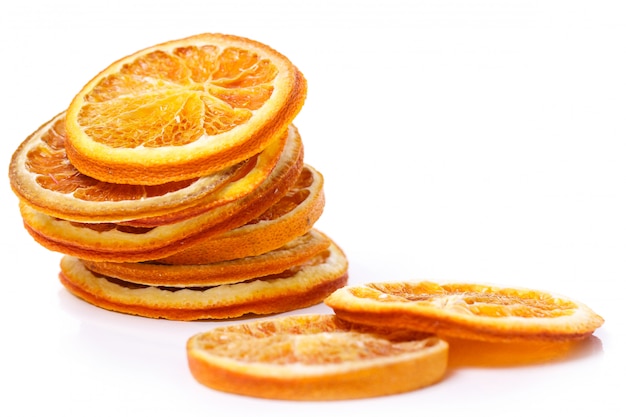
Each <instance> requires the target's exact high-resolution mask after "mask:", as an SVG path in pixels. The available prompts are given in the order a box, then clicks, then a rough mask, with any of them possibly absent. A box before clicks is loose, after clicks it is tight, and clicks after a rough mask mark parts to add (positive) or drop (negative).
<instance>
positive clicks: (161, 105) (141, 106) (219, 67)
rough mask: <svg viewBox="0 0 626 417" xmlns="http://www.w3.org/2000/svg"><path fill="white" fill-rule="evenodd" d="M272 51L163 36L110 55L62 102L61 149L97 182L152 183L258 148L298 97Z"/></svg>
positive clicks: (222, 40)
mask: <svg viewBox="0 0 626 417" xmlns="http://www.w3.org/2000/svg"><path fill="white" fill-rule="evenodd" d="M306 89H307V85H306V80H305V79H304V77H303V76H302V74H301V73H300V71H299V70H298V69H297V68H296V67H295V66H294V65H293V64H292V63H291V62H290V61H289V60H288V59H287V58H286V57H285V56H283V55H282V54H280V53H278V52H276V51H275V50H274V49H272V48H270V47H269V46H267V45H264V44H262V43H259V42H256V41H253V40H250V39H246V38H242V37H236V36H230V35H221V34H201V35H196V36H192V37H188V38H185V39H179V40H174V41H169V42H165V43H162V44H159V45H155V46H152V47H149V48H146V49H143V50H141V51H138V52H135V53H133V54H131V55H129V56H127V57H125V58H122V59H120V60H119V61H117V62H114V63H113V64H111V65H110V66H109V67H107V68H106V69H104V70H103V71H102V72H101V73H100V74H98V75H97V76H96V77H94V78H93V79H92V80H91V81H89V82H88V83H87V84H86V85H85V86H84V87H83V88H82V90H81V91H80V92H79V93H78V94H77V95H76V96H75V97H74V99H73V100H72V102H71V104H70V106H69V108H68V110H67V116H66V119H67V120H66V128H67V135H68V138H67V143H66V147H67V155H68V157H69V159H70V161H72V164H73V165H74V166H75V167H76V169H78V170H79V171H80V172H82V173H84V174H85V175H88V176H90V177H93V178H97V179H99V180H101V181H105V182H111V183H125V184H161V183H165V182H172V181H181V180H185V179H190V178H196V177H200V176H204V175H207V174H210V173H212V172H216V171H219V170H221V169H224V168H226V167H228V166H231V165H233V164H235V163H237V162H240V161H243V160H245V159H247V158H250V157H252V156H254V155H256V154H258V153H259V152H260V151H261V150H263V149H264V148H265V147H266V146H267V145H268V144H269V143H270V142H271V141H272V140H273V139H275V138H276V137H277V136H279V135H281V134H282V133H283V132H284V131H285V129H286V128H287V126H288V125H289V124H290V123H291V122H292V120H293V119H294V118H295V116H296V115H297V113H298V112H299V111H300V109H301V108H302V106H303V104H304V100H305V96H306Z"/></svg>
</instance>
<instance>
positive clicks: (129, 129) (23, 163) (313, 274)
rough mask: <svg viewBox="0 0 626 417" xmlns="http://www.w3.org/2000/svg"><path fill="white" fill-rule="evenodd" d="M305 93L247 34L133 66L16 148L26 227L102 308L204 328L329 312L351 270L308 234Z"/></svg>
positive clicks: (14, 176) (172, 45) (120, 69)
mask: <svg viewBox="0 0 626 417" xmlns="http://www.w3.org/2000/svg"><path fill="white" fill-rule="evenodd" d="M306 91H307V83H306V80H305V78H304V77H303V75H302V74H301V73H300V71H299V70H298V69H297V68H296V67H295V66H294V65H293V64H292V63H291V62H290V61H289V60H288V59H287V58H286V57H285V56H283V55H281V54H280V53H278V52H276V51H275V50H273V49H272V48H270V47H268V46H267V45H264V44H261V43H259V42H256V41H253V40H250V39H245V38H241V37H236V36H230V35H221V34H201V35H197V36H192V37H189V38H185V39H180V40H175V41H170V42H166V43H163V44H159V45H156V46H153V47H150V48H147V49H144V50H141V51H138V52H136V53H134V54H131V55H129V56H127V57H125V58H122V59H120V60H119V61H117V62H115V63H113V64H111V65H110V66H109V67H107V68H106V69H104V70H103V71H102V72H101V73H99V74H98V75H96V76H95V77H94V78H93V79H92V80H91V81H90V82H88V83H87V84H86V85H85V86H84V87H83V88H82V90H81V91H80V92H79V93H78V94H77V95H76V96H75V98H74V99H73V100H72V102H71V103H70V105H69V107H68V108H67V109H66V110H65V111H63V112H62V113H60V114H58V115H57V116H55V117H54V118H52V119H51V120H50V121H48V122H47V123H45V124H43V125H42V126H41V127H40V128H39V129H37V130H36V131H35V132H34V133H33V134H32V135H31V136H30V137H28V138H27V139H26V140H25V141H24V142H22V144H21V145H20V146H19V147H18V149H17V150H16V151H15V153H14V155H13V158H12V160H11V164H10V169H9V177H10V181H11V186H12V189H13V190H14V192H15V193H16V195H17V196H18V197H19V201H20V212H21V215H22V218H23V220H24V225H25V228H26V230H27V231H28V232H29V233H30V234H31V236H32V237H33V238H34V239H35V240H36V241H37V242H38V243H40V244H41V245H43V246H44V247H46V248H48V249H50V250H54V251H58V252H61V253H63V254H65V256H64V257H63V258H62V261H61V273H60V275H59V276H60V279H61V282H62V283H63V284H64V285H65V286H66V288H67V289H68V290H69V291H70V292H72V293H73V294H75V295H77V296H78V297H80V298H82V299H84V300H86V301H88V302H90V303H92V304H94V305H97V306H100V307H103V308H106V309H110V310H114V311H119V312H124V313H129V314H136V315H141V316H146V317H155V318H167V319H174V320H195V319H211V318H216V319H219V318H229V317H238V316H242V315H244V314H247V313H256V314H268V313H277V312H284V311H289V310H293V309H296V308H301V307H306V306H310V305H313V304H317V303H320V302H321V301H322V300H323V299H324V298H325V297H326V296H327V295H329V294H330V293H331V292H332V291H334V290H335V289H337V288H339V287H342V286H343V285H345V284H346V282H347V267H348V264H347V259H346V257H345V255H344V253H343V252H342V251H341V249H340V248H339V247H338V246H337V245H336V244H335V243H334V242H333V241H332V240H331V239H330V238H329V237H327V236H326V235H324V234H323V233H321V232H320V231H318V230H316V229H315V228H314V227H313V226H314V224H315V222H316V221H317V220H318V219H319V217H320V215H321V214H322V211H323V208H324V203H325V201H324V193H323V177H322V175H321V174H320V173H319V172H318V171H316V170H315V168H313V167H312V166H310V165H307V164H306V163H305V162H304V157H303V143H302V138H301V137H300V134H299V132H298V129H297V128H296V127H295V126H294V125H293V120H294V118H295V117H296V115H297V114H298V113H299V111H300V110H301V108H302V106H303V104H304V101H305V97H306Z"/></svg>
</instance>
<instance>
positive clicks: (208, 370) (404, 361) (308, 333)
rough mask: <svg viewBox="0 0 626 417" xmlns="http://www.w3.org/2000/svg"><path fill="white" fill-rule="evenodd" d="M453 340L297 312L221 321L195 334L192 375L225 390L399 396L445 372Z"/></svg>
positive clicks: (322, 396)
mask: <svg viewBox="0 0 626 417" xmlns="http://www.w3.org/2000/svg"><path fill="white" fill-rule="evenodd" d="M447 353H448V347H447V344H446V342H444V341H442V340H441V339H438V338H435V337H432V336H430V335H426V334H423V333H419V332H413V331H399V330H390V329H382V328H371V327H367V326H361V325H355V324H350V323H348V322H345V321H342V320H339V319H338V318H337V317H335V316H333V315H296V316H286V317H281V318H273V319H268V320H258V321H253V322H248V323H243V324H235V325H230V326H223V327H217V328H214V329H212V330H209V331H207V332H204V333H199V334H197V335H194V336H192V337H191V338H190V339H189V340H188V342H187V357H188V362H189V368H190V370H191V373H192V375H193V376H194V377H195V378H196V379H197V380H198V381H199V382H200V383H202V384H204V385H206V386H208V387H210V388H213V389H216V390H220V391H225V392H231V393H236V394H241V395H247V396H253V397H262V398H272V399H285V400H344V399H354V398H366V397H375V396H382V395H390V394H397V393H401V392H407V391H412V390H416V389H418V388H422V387H425V386H427V385H431V384H434V383H436V382H438V381H439V380H441V379H442V378H443V376H444V373H445V370H446V363H447Z"/></svg>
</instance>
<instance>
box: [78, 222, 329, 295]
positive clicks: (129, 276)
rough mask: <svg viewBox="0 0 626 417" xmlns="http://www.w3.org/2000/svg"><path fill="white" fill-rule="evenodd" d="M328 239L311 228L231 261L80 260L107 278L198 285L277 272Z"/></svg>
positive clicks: (323, 245)
mask: <svg viewBox="0 0 626 417" xmlns="http://www.w3.org/2000/svg"><path fill="white" fill-rule="evenodd" d="M329 244H330V240H329V239H328V238H327V237H326V236H325V235H324V234H322V233H321V232H319V231H317V230H311V231H310V232H309V233H307V234H305V235H304V236H300V237H298V238H296V239H294V240H293V241H291V242H289V243H288V244H286V245H285V246H283V247H281V248H279V249H276V250H273V251H270V252H268V253H264V254H262V255H259V256H251V257H247V258H241V259H233V260H232V261H224V262H217V263H212V264H204V265H165V264H161V263H158V262H130V263H129V262H94V261H88V260H84V259H83V260H82V262H83V264H84V265H85V266H86V267H87V269H89V270H90V271H92V272H94V273H96V274H100V275H106V276H108V277H111V278H117V279H121V280H123V281H127V282H132V283H136V284H144V285H156V286H159V285H160V286H170V287H190V286H193V287H199V286H207V285H221V284H232V283H236V282H242V281H246V280H248V279H252V278H257V277H259V276H265V275H271V274H278V273H281V272H284V271H286V270H287V269H289V268H291V267H293V266H295V265H300V264H302V263H304V262H305V261H306V260H307V259H310V258H312V257H313V256H314V255H316V254H318V253H320V252H321V251H323V250H325V249H327V248H328V245H329Z"/></svg>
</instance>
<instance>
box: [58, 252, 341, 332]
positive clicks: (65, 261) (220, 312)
mask: <svg viewBox="0 0 626 417" xmlns="http://www.w3.org/2000/svg"><path fill="white" fill-rule="evenodd" d="M347 269H348V261H347V259H346V257H345V255H344V254H343V252H342V251H341V249H340V248H339V247H338V246H337V245H335V244H334V243H332V242H331V244H330V245H329V247H328V248H327V249H326V250H324V251H322V252H320V253H318V254H316V255H314V256H312V257H311V258H309V259H307V260H306V261H305V262H304V263H302V264H301V265H297V266H293V267H291V268H289V269H288V270H286V271H283V272H281V273H279V274H274V275H267V276H259V277H257V278H255V279H250V280H248V281H245V282H240V283H235V284H222V285H216V286H202V287H184V288H181V287H171V286H148V285H141V284H135V283H130V282H127V281H122V280H119V279H114V278H111V277H106V276H104V275H100V274H96V273H93V272H91V271H89V269H87V267H86V266H85V264H83V263H82V262H81V261H80V259H78V258H75V257H70V256H64V257H63V258H62V260H61V272H60V274H59V279H60V280H61V282H62V284H63V285H64V286H65V287H66V288H67V289H68V291H70V292H71V293H72V294H74V295H76V296H77V297H79V298H81V299H83V300H85V301H87V302H89V303H91V304H93V305H96V306H98V307H101V308H104V309H107V310H112V311H117V312H120V313H127V314H134V315H139V316H144V317H151V318H164V319H170V320H200V319H225V318H232V317H240V316H243V315H244V314H272V313H281V312H285V311H290V310H295V309H298V308H304V307H309V306H311V305H314V304H318V303H321V302H322V300H323V299H324V298H325V297H327V296H328V294H330V293H331V292H333V291H334V290H336V289H337V288H339V287H341V286H343V285H345V284H346V282H347V279H348V275H347Z"/></svg>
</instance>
